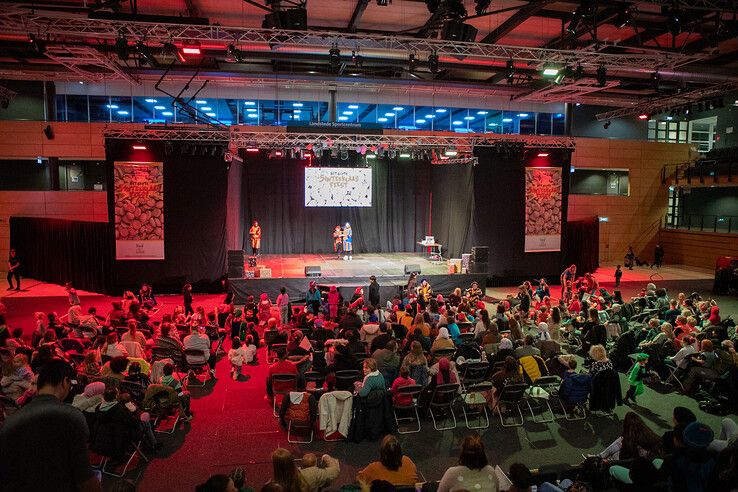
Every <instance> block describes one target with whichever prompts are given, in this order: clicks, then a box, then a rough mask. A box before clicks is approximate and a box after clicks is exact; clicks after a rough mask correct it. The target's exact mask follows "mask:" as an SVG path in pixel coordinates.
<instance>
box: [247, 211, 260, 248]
mask: <svg viewBox="0 0 738 492" xmlns="http://www.w3.org/2000/svg"><path fill="white" fill-rule="evenodd" d="M249 236H250V237H251V254H252V255H254V256H258V255H259V249H261V226H260V225H259V221H257V220H255V221H254V222H253V223H252V224H251V229H249Z"/></svg>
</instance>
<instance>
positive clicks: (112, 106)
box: [105, 104, 118, 109]
mask: <svg viewBox="0 0 738 492" xmlns="http://www.w3.org/2000/svg"><path fill="white" fill-rule="evenodd" d="M105 107H106V108H108V109H118V105H117V104H106V105H105Z"/></svg>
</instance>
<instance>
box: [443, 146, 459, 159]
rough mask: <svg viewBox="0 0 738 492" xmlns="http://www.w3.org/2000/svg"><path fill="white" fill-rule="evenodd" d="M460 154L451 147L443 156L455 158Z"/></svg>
mask: <svg viewBox="0 0 738 492" xmlns="http://www.w3.org/2000/svg"><path fill="white" fill-rule="evenodd" d="M458 153H459V152H458V151H457V150H456V149H455V148H453V147H449V148H447V149H446V150H445V151H444V152H443V155H446V156H449V157H453V156H455V155H457V154H458Z"/></svg>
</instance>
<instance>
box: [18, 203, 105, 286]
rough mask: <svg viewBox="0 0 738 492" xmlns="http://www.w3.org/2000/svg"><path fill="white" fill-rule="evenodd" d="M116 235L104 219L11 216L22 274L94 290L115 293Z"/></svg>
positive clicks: (45, 280)
mask: <svg viewBox="0 0 738 492" xmlns="http://www.w3.org/2000/svg"><path fill="white" fill-rule="evenodd" d="M113 237H114V236H113V229H112V227H111V226H110V224H108V223H104V222H81V221H73V220H62V219H41V218H34V217H11V218H10V246H11V247H12V248H15V249H16V250H17V252H18V256H20V258H21V275H22V276H24V277H30V278H33V279H35V280H41V281H44V282H52V283H55V284H64V283H65V282H72V284H73V285H74V286H75V287H76V288H78V289H82V290H88V291H92V292H105V293H109V292H111V288H112V262H113V255H114V252H113ZM26 286H27V284H26Z"/></svg>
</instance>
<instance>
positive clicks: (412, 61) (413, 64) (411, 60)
mask: <svg viewBox="0 0 738 492" xmlns="http://www.w3.org/2000/svg"><path fill="white" fill-rule="evenodd" d="M407 65H408V70H410V71H411V72H413V71H415V68H417V66H418V60H417V58H416V56H415V53H410V54H409V55H408V56H407Z"/></svg>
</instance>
